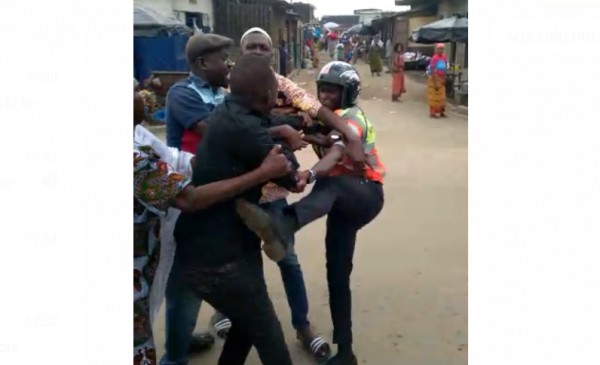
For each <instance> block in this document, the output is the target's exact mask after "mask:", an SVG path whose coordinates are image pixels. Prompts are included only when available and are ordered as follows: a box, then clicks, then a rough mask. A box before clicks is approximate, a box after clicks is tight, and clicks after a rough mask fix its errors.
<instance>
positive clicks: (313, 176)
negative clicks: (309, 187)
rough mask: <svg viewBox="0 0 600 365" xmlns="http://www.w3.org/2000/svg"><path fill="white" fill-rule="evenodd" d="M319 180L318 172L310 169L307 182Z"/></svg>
mask: <svg viewBox="0 0 600 365" xmlns="http://www.w3.org/2000/svg"><path fill="white" fill-rule="evenodd" d="M315 180H317V173H316V172H315V171H314V170H308V179H307V180H306V183H307V184H312V183H314V182H315Z"/></svg>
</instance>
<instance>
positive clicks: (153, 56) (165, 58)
mask: <svg viewBox="0 0 600 365" xmlns="http://www.w3.org/2000/svg"><path fill="white" fill-rule="evenodd" d="M187 40H188V36H187V35H172V36H162V37H133V67H134V70H133V72H134V76H135V78H136V79H138V80H140V81H142V80H145V79H146V78H148V77H149V76H150V75H151V74H152V72H153V71H188V70H189V68H188V64H187V60H186V59H185V44H186V42H187Z"/></svg>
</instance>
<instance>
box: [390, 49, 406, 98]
mask: <svg viewBox="0 0 600 365" xmlns="http://www.w3.org/2000/svg"><path fill="white" fill-rule="evenodd" d="M405 92H406V89H405V85H404V46H403V45H402V43H396V44H395V45H394V53H393V57H392V101H400V96H402V94H404V93H405Z"/></svg>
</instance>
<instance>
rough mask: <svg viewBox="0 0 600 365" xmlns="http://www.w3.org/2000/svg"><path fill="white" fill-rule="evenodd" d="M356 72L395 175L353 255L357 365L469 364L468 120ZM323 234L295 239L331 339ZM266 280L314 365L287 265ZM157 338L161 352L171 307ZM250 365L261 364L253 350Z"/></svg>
mask: <svg viewBox="0 0 600 365" xmlns="http://www.w3.org/2000/svg"><path fill="white" fill-rule="evenodd" d="M322 65H323V63H321V66H322ZM357 69H358V71H359V73H360V74H361V77H362V92H361V99H360V104H359V105H360V106H361V107H362V108H363V110H364V111H365V113H366V115H367V116H368V117H369V118H370V120H371V121H372V122H373V124H374V126H375V130H376V132H377V142H376V145H377V148H378V149H379V152H380V155H381V158H382V161H383V163H384V164H385V165H386V167H387V169H388V173H387V177H386V181H385V185H384V187H385V194H386V196H385V199H386V201H385V206H384V209H383V211H382V213H381V214H380V215H379V217H377V218H376V220H375V221H373V222H372V223H371V224H370V225H368V226H367V227H366V228H364V229H363V230H362V231H361V232H360V233H359V236H358V242H357V248H356V253H355V259H354V271H353V274H352V290H353V326H354V338H355V351H356V355H357V357H358V360H359V364H372V365H402V364H406V365H466V364H467V353H468V340H467V119H466V117H465V116H463V115H459V114H456V113H453V112H449V113H448V114H449V118H447V119H437V120H434V119H430V118H429V113H428V108H427V105H426V100H425V95H426V94H425V86H424V85H423V84H422V83H417V82H414V81H411V80H410V79H408V78H407V85H406V88H407V90H408V93H407V94H405V95H403V96H402V102H401V103H392V102H391V95H390V93H391V91H390V88H391V76H390V75H389V74H382V76H381V77H371V75H370V72H369V71H368V66H367V65H365V64H363V63H360V64H359V65H357ZM315 72H316V71H312V70H302V71H301V72H300V74H299V75H298V76H297V77H295V79H294V80H295V81H296V82H297V83H298V84H300V85H302V86H303V87H304V88H306V89H307V90H310V91H311V92H314V91H315V83H314V79H315V76H316V73H315ZM298 158H299V161H300V162H301V163H302V165H303V166H304V167H310V166H312V164H313V163H314V162H315V161H316V158H315V156H314V155H313V153H312V151H311V150H310V149H305V150H304V151H302V152H299V153H298ZM300 197H301V196H298V195H296V196H292V197H291V199H290V200H291V201H294V200H297V199H299V198H300ZM324 237H325V220H324V219H321V220H319V221H317V222H315V223H313V224H311V225H309V226H307V227H305V228H304V229H303V230H302V231H300V232H299V233H298V234H297V235H296V252H297V253H298V256H299V258H300V263H301V265H302V270H303V271H304V277H305V281H306V285H307V290H308V293H309V303H310V314H309V316H310V320H311V322H312V324H313V326H314V327H315V329H316V331H317V332H318V333H320V334H322V335H323V336H324V337H325V338H326V339H327V340H328V341H331V335H332V327H331V319H330V314H329V306H328V293H327V282H326V275H325V250H324ZM265 275H266V278H267V284H268V286H269V291H270V294H271V298H272V300H273V302H274V305H275V308H276V310H277V313H278V314H279V318H280V321H281V323H282V326H283V329H284V332H285V335H286V340H287V343H288V346H289V348H290V351H291V353H292V358H293V360H294V364H296V365H308V364H314V363H315V362H314V361H313V360H312V359H311V358H310V357H309V356H308V355H307V354H306V353H305V352H304V351H303V349H302V347H301V346H300V344H299V342H298V341H297V340H296V337H295V331H294V330H293V328H292V326H291V323H290V311H289V308H288V305H287V301H286V297H285V292H284V290H283V286H282V283H281V276H280V274H279V269H278V267H277V266H276V265H275V264H274V263H272V262H271V261H268V259H265ZM163 307H164V306H163ZM212 313H213V309H212V308H210V306H209V305H208V304H203V307H202V310H201V311H200V318H199V320H198V326H197V330H205V329H206V328H207V327H208V320H209V317H210V315H212ZM155 333H156V337H155V339H156V340H157V345H158V354H159V356H161V355H162V353H163V349H162V346H163V344H164V308H163V310H161V312H160V313H159V318H158V320H157V324H156V326H155ZM222 343H223V341H222V340H217V344H216V345H215V347H214V348H213V349H212V350H211V351H209V352H207V353H206V354H202V355H199V356H197V357H194V358H193V359H192V361H191V362H190V365H203V364H206V365H208V364H216V363H217V359H218V356H219V353H220V350H221V346H222ZM334 349H335V347H334ZM246 364H247V365H259V364H260V361H259V360H258V357H257V356H256V352H255V351H254V350H253V351H252V353H251V355H250V357H249V359H248V361H247V363H246Z"/></svg>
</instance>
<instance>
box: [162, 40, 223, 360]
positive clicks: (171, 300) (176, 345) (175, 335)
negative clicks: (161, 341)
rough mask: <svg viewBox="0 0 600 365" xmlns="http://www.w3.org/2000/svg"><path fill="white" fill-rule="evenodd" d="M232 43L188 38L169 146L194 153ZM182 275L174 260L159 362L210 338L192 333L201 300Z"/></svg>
mask: <svg viewBox="0 0 600 365" xmlns="http://www.w3.org/2000/svg"><path fill="white" fill-rule="evenodd" d="M232 45H233V41H232V40H231V39H229V38H226V37H223V36H220V35H217V34H198V35H194V36H192V37H190V39H189V40H188V42H187V45H186V47H185V54H186V58H187V61H188V64H189V67H190V75H189V76H188V77H187V78H186V79H185V80H182V81H179V82H177V83H176V84H174V85H173V86H172V87H171V88H170V89H169V92H168V93H167V99H166V125H167V144H168V145H169V147H175V148H178V149H180V150H183V151H186V152H190V153H193V154H195V153H196V150H197V147H198V144H199V143H200V140H201V138H202V135H203V133H204V130H205V129H206V126H207V125H206V122H205V120H206V118H207V117H208V115H209V114H210V113H211V112H212V111H213V109H214V108H215V107H216V106H217V105H219V104H221V103H222V102H223V99H224V97H225V95H224V92H223V89H224V88H227V87H228V84H229V80H228V76H229V68H230V66H231V64H230V61H229V55H228V52H227V51H228V48H229V47H231V46H232ZM181 276H182V274H181V272H180V267H179V265H178V264H177V261H175V262H174V263H173V267H172V269H171V274H170V275H169V282H168V284H167V291H166V302H167V303H166V316H167V320H166V344H165V355H164V357H163V358H162V359H161V365H183V364H187V357H188V351H190V352H198V351H200V350H202V349H205V348H207V347H210V346H211V345H212V344H213V343H214V338H213V337H212V335H210V334H209V333H206V334H202V335H196V336H192V333H193V331H194V327H195V326H196V320H197V318H198V312H199V310H200V306H201V303H202V300H201V298H197V297H196V296H195V295H194V294H193V293H192V292H191V291H189V290H188V288H187V287H186V286H185V285H183V284H182V282H183V280H182V277H181ZM213 322H214V324H215V328H217V327H218V328H217V329H218V330H221V331H223V330H227V329H229V327H230V326H231V322H230V321H229V320H228V319H227V318H224V317H222V316H221V315H219V317H218V318H213ZM217 325H218V326H217Z"/></svg>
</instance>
